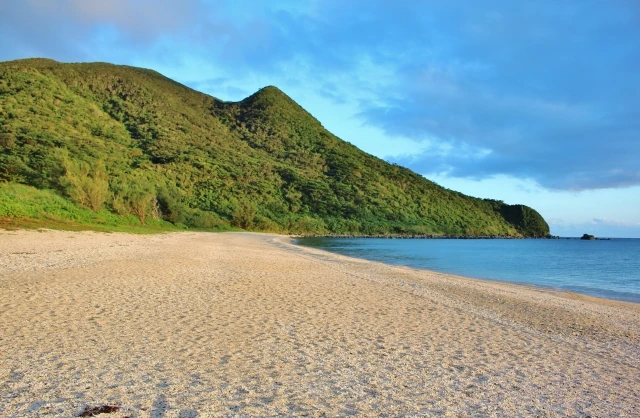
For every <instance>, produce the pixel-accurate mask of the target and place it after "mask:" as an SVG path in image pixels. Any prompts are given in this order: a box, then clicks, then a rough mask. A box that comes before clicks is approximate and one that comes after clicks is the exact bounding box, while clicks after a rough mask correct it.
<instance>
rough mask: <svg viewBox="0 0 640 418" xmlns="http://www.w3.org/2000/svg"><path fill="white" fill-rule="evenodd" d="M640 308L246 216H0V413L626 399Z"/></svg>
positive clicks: (360, 411)
mask: <svg viewBox="0 0 640 418" xmlns="http://www.w3.org/2000/svg"><path fill="white" fill-rule="evenodd" d="M639 336H640V307H639V306H638V305H634V304H627V303H621V302H613V301H607V300H601V299H595V298H589V297H584V296H580V295H575V294H569V293H562V292H553V291H549V290H545V289H539V288H533V287H524V286H516V285H510V284H503V283H494V282H485V281H479V280H472V279H466V278H461V277H455V276H449V275H445V274H440V273H433V272H427V271H418V270H414V269H409V268H404V267H392V266H387V265H384V264H381V263H374V262H368V261H362V260H357V259H351V258H347V257H343V256H338V255H333V254H329V253H326V252H322V251H317V250H312V249H307V248H301V247H297V246H295V245H293V244H291V243H290V242H289V239H288V238H286V237H281V236H276V235H266V234H249V233H224V234H210V233H172V234H162V235H147V236H142V235H127V234H116V233H113V234H104V233H94V232H59V231H42V232H38V231H0V397H1V398H0V416H3V417H30V416H34V417H35V416H79V415H81V414H82V413H83V411H85V409H86V408H87V407H89V408H91V407H98V406H103V405H111V406H117V407H118V408H119V410H118V411H115V413H113V414H111V415H104V416H110V417H126V416H130V417H143V416H144V417H147V416H151V417H196V416H197V417H206V416H282V415H284V416H302V415H308V416H348V415H355V416H379V415H385V416H441V415H447V416H473V415H477V416H498V415H501V416H517V415H522V416H629V417H631V416H640V340H639Z"/></svg>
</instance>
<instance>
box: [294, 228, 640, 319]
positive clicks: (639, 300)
mask: <svg viewBox="0 0 640 418" xmlns="http://www.w3.org/2000/svg"><path fill="white" fill-rule="evenodd" d="M288 237H290V238H291V239H292V241H293V242H292V243H293V244H294V245H299V246H301V247H304V248H313V249H317V250H320V251H326V252H328V253H331V254H339V255H343V254H340V253H338V252H332V251H330V250H327V249H323V248H318V247H312V246H307V245H304V244H301V243H298V242H297V241H296V240H298V239H307V238H339V239H352V238H353V239H359V238H367V239H376V238H378V239H420V240H421V239H433V240H435V239H443V240H452V239H471V240H474V239H504V240H512V239H519V240H529V239H531V240H544V239H559V240H574V241H579V240H580V238H567V237H560V238H504V237H501V238H454V237H449V238H442V237H433V238H412V237H403V238H397V237H383V236H367V237H361V236H329V235H322V236H320V235H318V236H307V235H305V236H302V235H289V236H288ZM624 239H635V238H600V239H596V240H597V241H614V240H624ZM344 256H345V257H351V256H349V255H344ZM352 258H357V259H361V260H366V261H371V262H380V263H383V264H385V265H388V266H392V267H407V268H412V269H415V270H417V271H425V272H431V273H435V274H447V275H453V276H457V277H463V278H467V279H473V280H480V281H486V282H495V283H504V284H511V285H515V286H524V287H532V288H539V289H542V290H545V289H546V290H549V291H551V292H561V293H568V294H575V295H578V296H583V297H589V298H595V299H601V300H608V301H612V302H624V303H630V304H632V305H638V306H640V296H638V297H635V298H632V297H624V296H620V297H617V298H616V297H614V296H613V295H612V294H619V293H620V292H617V291H615V290H605V291H604V292H603V291H600V292H599V293H598V292H597V291H593V292H592V293H584V292H581V291H580V290H576V289H571V288H562V287H553V286H548V285H544V284H537V283H530V282H524V281H522V282H519V281H512V280H507V279H499V278H489V277H473V276H470V275H464V274H458V273H450V272H445V271H437V270H430V269H428V268H421V267H419V266H412V265H410V264H392V263H387V262H385V261H379V260H375V259H373V258H371V259H367V258H358V257H352ZM620 294H621V295H624V293H620Z"/></svg>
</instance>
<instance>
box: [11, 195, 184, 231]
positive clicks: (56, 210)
mask: <svg viewBox="0 0 640 418" xmlns="http://www.w3.org/2000/svg"><path fill="white" fill-rule="evenodd" d="M0 228H3V229H19V228H28V229H39V228H49V229H62V230H69V231H85V230H91V231H103V232H131V233H137V234H143V233H157V232H166V231H180V230H183V229H184V228H179V227H177V226H175V225H173V224H171V223H169V222H165V221H158V220H155V219H149V220H148V221H147V222H146V224H145V225H141V224H140V221H139V220H138V218H137V217H136V216H133V215H130V216H119V215H116V214H114V213H111V212H108V211H106V210H102V211H100V212H97V213H96V212H93V211H91V210H89V209H85V208H82V207H79V206H77V205H74V204H73V203H71V202H69V201H68V200H66V199H64V198H63V197H62V196H59V195H57V194H56V193H55V192H53V191H50V190H39V189H36V188H34V187H31V186H25V185H22V184H15V183H0Z"/></svg>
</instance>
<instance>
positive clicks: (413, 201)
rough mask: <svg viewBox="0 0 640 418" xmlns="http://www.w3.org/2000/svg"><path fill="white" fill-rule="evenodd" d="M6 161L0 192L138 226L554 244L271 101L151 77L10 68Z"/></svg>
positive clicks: (543, 230)
mask: <svg viewBox="0 0 640 418" xmlns="http://www.w3.org/2000/svg"><path fill="white" fill-rule="evenodd" d="M0 147H1V148H0V181H4V182H13V183H23V184H28V185H32V186H35V187H37V188H40V189H50V190H53V191H55V192H57V193H59V194H61V195H64V196H67V197H68V198H69V199H71V200H73V201H75V202H77V203H78V204H80V205H83V206H85V207H88V208H90V209H93V210H94V211H100V210H101V209H102V208H103V207H104V208H107V209H109V210H111V211H112V212H113V213H117V214H120V215H122V216H130V215H135V216H136V217H137V219H138V220H139V222H141V223H144V222H146V221H147V220H148V219H155V218H159V219H163V220H166V221H169V222H171V223H173V224H176V225H185V226H191V227H200V228H216V229H219V228H227V227H230V226H231V225H233V226H237V227H240V228H245V229H256V230H264V231H273V232H291V233H311V232H313V233H337V234H347V233H349V234H383V233H398V234H434V235H440V234H450V235H469V236H480V235H504V236H522V235H524V236H545V235H547V234H548V232H549V231H548V226H547V225H546V223H545V222H544V219H542V217H540V215H539V214H538V213H537V212H535V211H534V210H533V209H530V208H528V207H525V206H521V205H515V206H508V205H504V204H503V203H502V202H496V201H490V200H482V199H476V198H471V197H468V196H465V195H462V194H460V193H457V192H454V191H450V190H447V189H444V188H442V187H440V186H438V185H436V184H435V183H433V182H430V181H429V180H426V179H425V178H423V177H422V176H419V175H417V174H416V173H413V172H412V171H410V170H408V169H406V168H403V167H399V166H397V165H391V164H388V163H386V162H385V161H383V160H380V159H378V158H376V157H373V156H371V155H368V154H366V153H364V152H362V151H360V150H358V149H357V148H356V147H354V146H352V145H351V144H349V143H347V142H344V141H342V140H340V139H339V138H337V137H335V136H334V135H332V134H331V133H329V132H328V131H326V130H325V129H324V128H323V127H322V125H321V124H320V123H319V122H318V121H317V120H316V119H315V118H313V116H311V115H310V114H309V113H307V112H306V111H305V110H304V109H302V108H301V107H300V106H299V105H298V104H296V103H295V102H294V101H293V100H291V99H290V98H289V97H288V96H286V95H285V94H284V93H282V92H281V91H280V90H278V89H277V88H275V87H266V88H264V89H262V90H260V91H259V92H257V93H255V94H254V95H252V96H250V97H248V98H247V99H245V100H242V101H240V102H237V103H230V102H223V101H220V100H217V99H215V98H213V97H210V96H207V95H205V94H202V93H198V92H196V91H194V90H191V89H189V88H187V87H185V86H182V85H180V84H178V83H176V82H174V81H172V80H169V79H168V78H166V77H163V76H162V75H160V74H158V73H156V72H154V71H150V70H144V69H138V68H132V67H125V66H115V65H110V64H100V63H98V64H59V63H56V62H54V61H50V60H22V61H13V62H6V63H0ZM82 173H84V177H78V174H82ZM74 176H75V177H74ZM74 181H75V183H74ZM105 182H106V186H105ZM105 190H106V193H105ZM91 193H93V194H91ZM89 194H91V196H94V197H93V200H91V199H89V198H88V197H87V195H89ZM87 199H88V200H87Z"/></svg>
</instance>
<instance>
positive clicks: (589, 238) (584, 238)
mask: <svg viewBox="0 0 640 418" xmlns="http://www.w3.org/2000/svg"><path fill="white" fill-rule="evenodd" d="M580 239H582V240H585V241H595V239H596V237H595V236H593V235H589V234H583V235H582V237H581V238H580Z"/></svg>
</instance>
